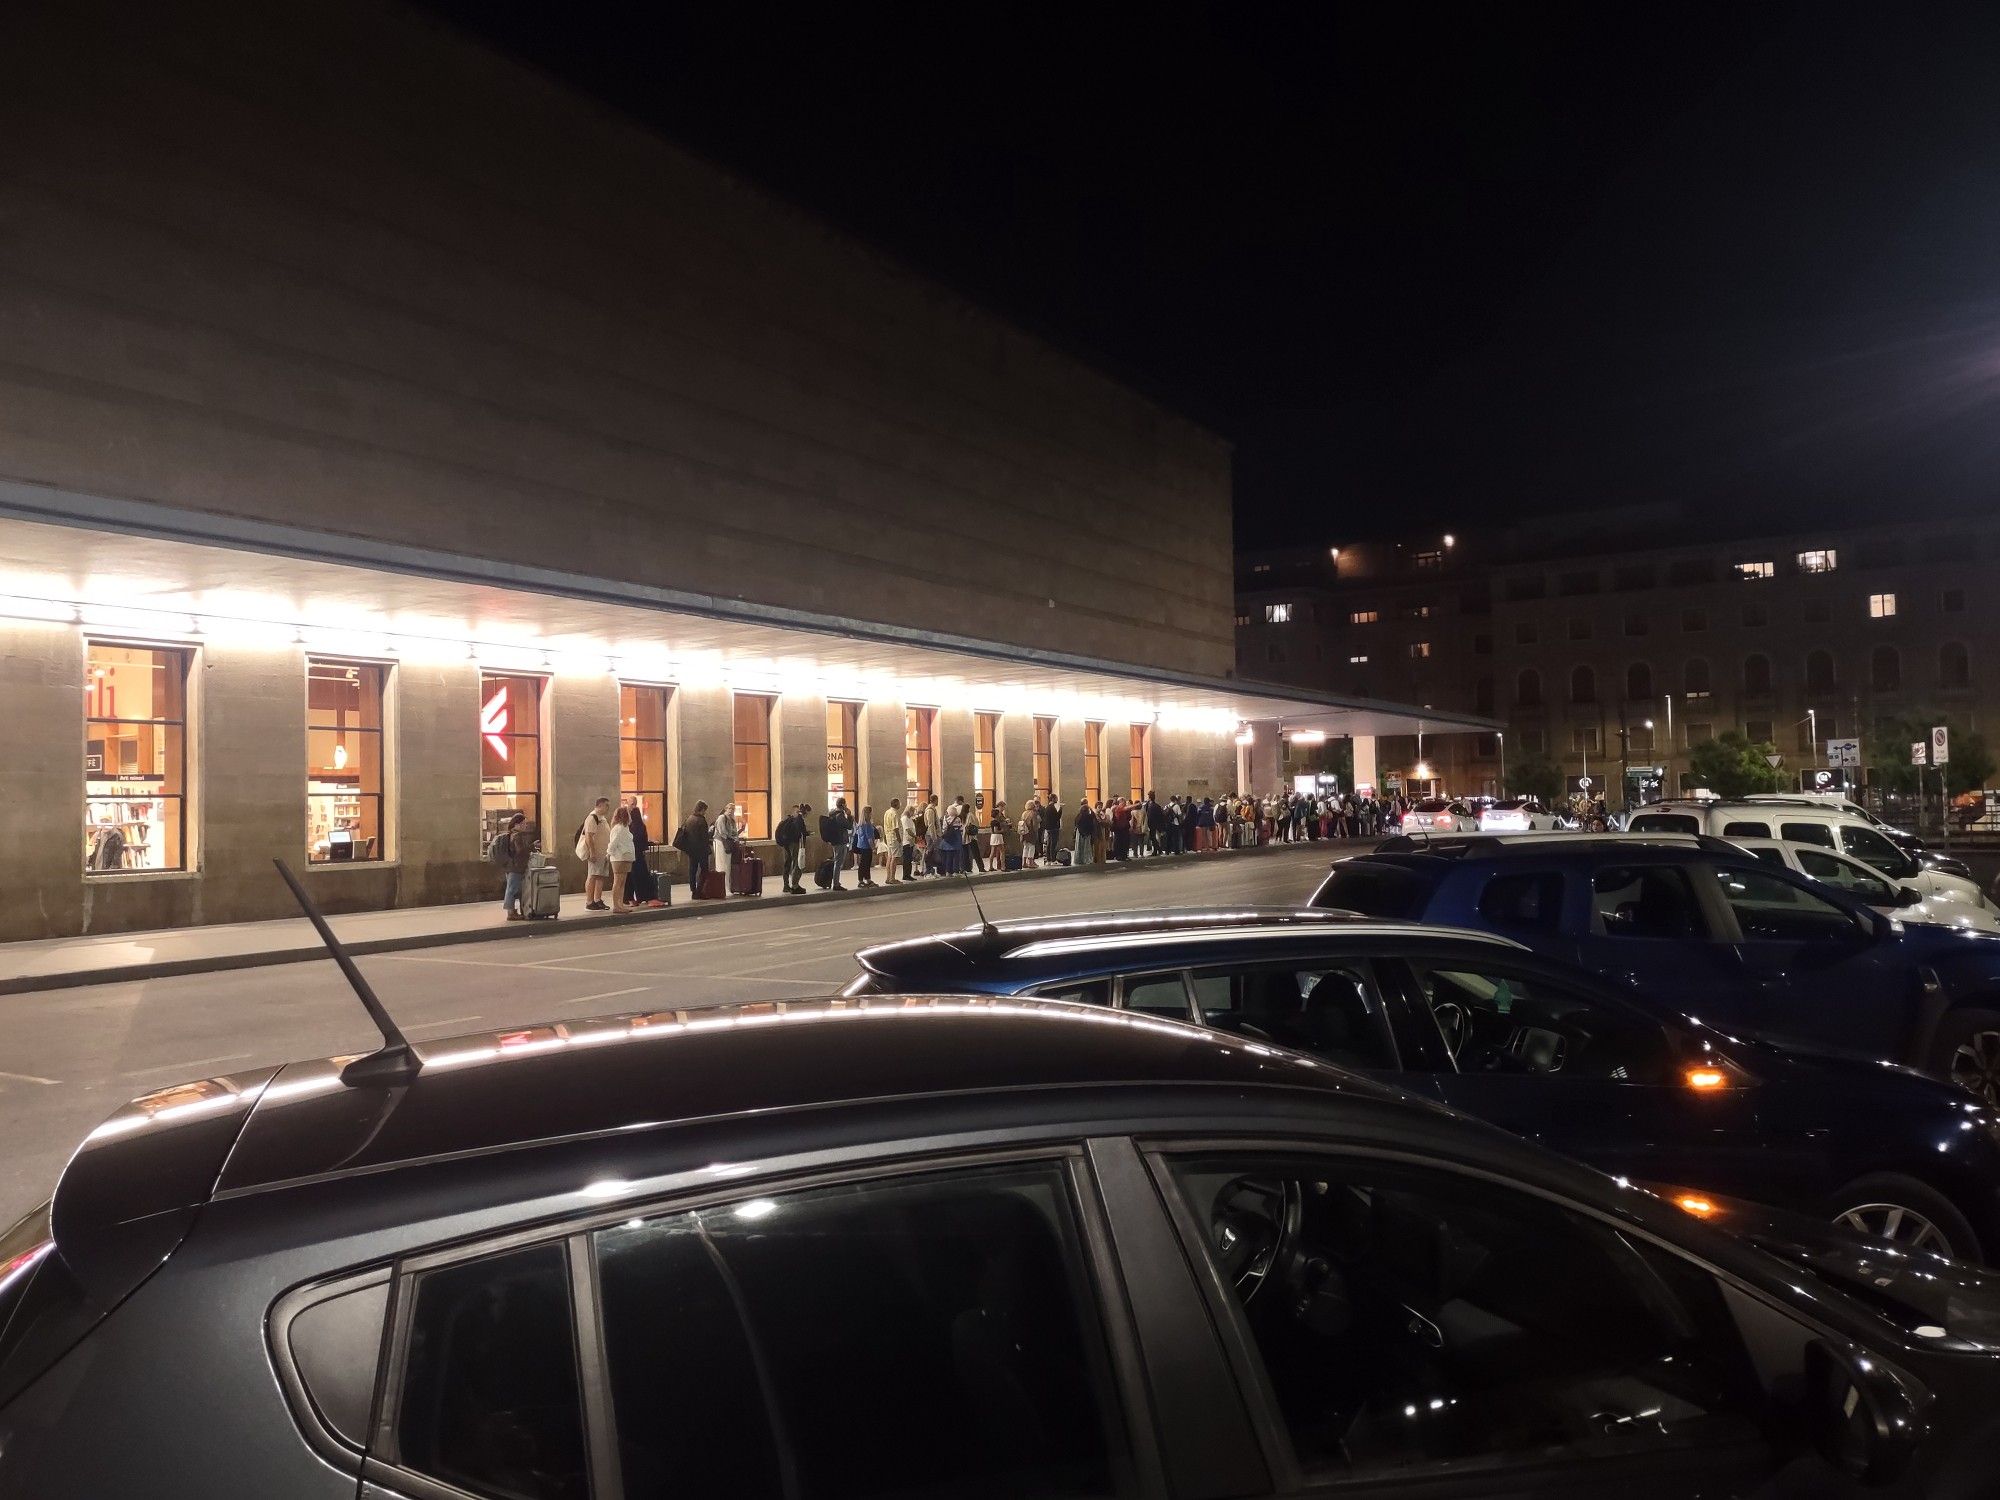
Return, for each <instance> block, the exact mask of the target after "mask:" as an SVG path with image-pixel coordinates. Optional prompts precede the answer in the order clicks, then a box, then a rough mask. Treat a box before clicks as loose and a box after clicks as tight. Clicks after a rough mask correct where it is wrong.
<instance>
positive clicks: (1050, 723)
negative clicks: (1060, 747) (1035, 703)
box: [1034, 718, 1056, 802]
mask: <svg viewBox="0 0 2000 1500" xmlns="http://www.w3.org/2000/svg"><path fill="white" fill-rule="evenodd" d="M1055 733H1056V721H1055V720H1054V719H1040V718H1038V719H1036V720H1035V752H1034V764H1035V770H1034V776H1035V791H1036V793H1037V794H1038V795H1039V796H1040V797H1041V798H1042V800H1043V801H1045V802H1046V801H1047V800H1048V799H1049V797H1050V796H1052V795H1053V794H1054V792H1055V789H1056V777H1055V755H1054V752H1053V751H1052V750H1051V748H1050V746H1051V745H1052V744H1053V742H1054V740H1055Z"/></svg>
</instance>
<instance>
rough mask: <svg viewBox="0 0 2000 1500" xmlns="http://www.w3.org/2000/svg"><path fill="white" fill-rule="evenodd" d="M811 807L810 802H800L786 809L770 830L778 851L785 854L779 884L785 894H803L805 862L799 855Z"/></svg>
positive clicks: (801, 850)
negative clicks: (774, 826) (782, 872)
mask: <svg viewBox="0 0 2000 1500" xmlns="http://www.w3.org/2000/svg"><path fill="white" fill-rule="evenodd" d="M811 809H812V804H811V803H810V802H801V803H800V804H799V805H798V806H797V807H794V808H791V809H790V810H788V811H787V812H786V814H785V816H784V817H783V818H781V819H779V820H778V826H777V828H776V829H774V830H773V831H772V835H771V836H772V838H773V839H775V840H776V841H777V845H778V849H779V851H780V852H781V853H782V854H783V855H784V856H785V869H784V875H783V878H782V879H781V880H780V882H779V884H780V886H781V887H782V889H783V890H784V893H785V894H786V895H787V896H802V895H804V894H805V889H806V888H805V881H804V876H805V864H804V861H803V859H802V857H801V856H802V855H803V853H804V850H805V843H806V814H807V813H808V812H809V811H811Z"/></svg>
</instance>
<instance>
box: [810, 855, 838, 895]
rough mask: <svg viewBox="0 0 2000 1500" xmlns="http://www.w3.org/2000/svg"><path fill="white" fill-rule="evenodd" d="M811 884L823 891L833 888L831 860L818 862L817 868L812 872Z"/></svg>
mask: <svg viewBox="0 0 2000 1500" xmlns="http://www.w3.org/2000/svg"><path fill="white" fill-rule="evenodd" d="M813 884H814V885H816V886H818V887H819V888H820V889H821V890H823V891H825V890H831V889H832V888H833V861H832V859H830V858H829V859H823V860H821V861H820V862H819V868H818V869H817V870H814V871H813Z"/></svg>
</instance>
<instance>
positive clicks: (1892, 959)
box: [1704, 862, 1916, 1061]
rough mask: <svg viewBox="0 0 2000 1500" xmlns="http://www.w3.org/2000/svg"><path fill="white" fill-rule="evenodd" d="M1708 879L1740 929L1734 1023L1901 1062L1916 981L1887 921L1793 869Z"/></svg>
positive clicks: (1733, 868) (1743, 869)
mask: <svg viewBox="0 0 2000 1500" xmlns="http://www.w3.org/2000/svg"><path fill="white" fill-rule="evenodd" d="M1704 874H1705V876H1706V878H1707V879H1708V880H1710V881H1712V882H1713V885H1714V889H1715V892H1716V895H1717V896H1718V897H1719V899H1720V902H1721V905H1722V909H1723V911H1724V912H1725V914H1726V918H1727V920H1728V921H1730V922H1731V923H1732V924H1733V925H1734V927H1735V929H1736V931H1735V932H1734V933H1733V934H1732V935H1731V936H1732V939H1733V942H1732V945H1731V946H1732V947H1733V948H1734V951H1735V952H1736V954H1737V956H1738V961H1739V963H1740V965H1741V969H1742V978H1741V981H1740V983H1739V985H1738V986H1737V989H1738V991H1739V993H1740V994H1741V996H1742V999H1741V1003H1740V1004H1738V1005H1737V1006H1736V1007H1735V1008H1734V1011H1733V1013H1732V1014H1731V1015H1730V1016H1729V1021H1730V1023H1731V1024H1732V1025H1736V1026H1740V1027H1742V1028H1743V1029H1745V1030H1747V1031H1752V1032H1755V1033H1757V1034H1759V1035H1762V1036H1766V1037H1771V1038H1775V1039H1784V1038H1788V1037H1790V1038H1798V1039H1803V1040H1806V1041H1812V1042H1818V1043H1822V1044H1824V1045H1826V1046H1830V1047H1835V1048H1838V1049H1840V1050H1842V1051H1846V1052H1854V1053H1858V1054H1860V1055H1862V1056H1865V1057H1885V1058H1892V1059H1895V1060H1898V1061H1900V1060H1901V1059H1902V1058H1903V1056H1904V1053H1905V1050H1906V1048H1907V1045H1908V1040H1909V1029H1910V1025H1911V1000H1912V997H1913V996H1914V995H1915V992H1916V991H1915V985H1916V978H1915V975H1914V973H1913V972H1912V970H1911V967H1910V964H1909V962H1908V960H1907V959H1905V958H1904V956H1903V954H1902V950H1901V948H1900V946H1899V945H1898V943H1897V942H1896V941H1895V938H1894V935H1893V934H1890V933H1886V932H1885V931H1884V930H1883V929H1882V928H1881V927H1880V926H1878V923H1879V922H1880V920H1881V919H1880V918H1877V917H1874V916H1873V915H1872V914H1869V913H1867V912H1866V910H1865V908H1861V907H1859V906H1849V905H1845V904H1842V903H1841V902H1840V901H1839V900H1838V899H1837V898H1835V897H1833V896H1831V895H1829V894H1825V893H1822V892H1821V891H1818V890H1815V889H1814V888H1813V886H1812V884H1811V883H1810V882H1809V881H1807V880H1805V879H1804V878H1803V877H1801V876H1798V875H1794V874H1793V873H1792V872H1790V871H1789V870H1774V869H1770V868H1768V867H1767V866H1764V865H1755V866H1752V865H1748V864H1741V863H1735V862H1731V863H1727V864H1717V865H1715V866H1714V867H1712V868H1711V869H1710V870H1707V871H1705V872H1704Z"/></svg>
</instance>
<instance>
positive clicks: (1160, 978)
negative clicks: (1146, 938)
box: [1124, 969, 1188, 1021]
mask: <svg viewBox="0 0 2000 1500" xmlns="http://www.w3.org/2000/svg"><path fill="white" fill-rule="evenodd" d="M1124 1006H1125V1009H1127V1010H1136V1011H1142V1012H1144V1013H1145V1014H1146V1015H1149V1016H1167V1017H1170V1018H1171V1019H1173V1020H1176V1021H1185V1020H1187V1019H1188V997H1187V985H1186V984H1185V983H1184V982H1183V981H1182V979H1181V974H1180V970H1178V969H1176V970H1175V971H1174V972H1173V973H1171V974H1145V975H1140V976H1136V977H1128V978H1127V979H1126V981H1125V1000H1124Z"/></svg>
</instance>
